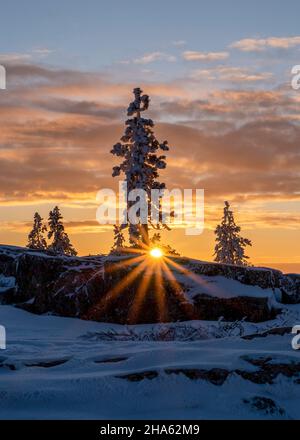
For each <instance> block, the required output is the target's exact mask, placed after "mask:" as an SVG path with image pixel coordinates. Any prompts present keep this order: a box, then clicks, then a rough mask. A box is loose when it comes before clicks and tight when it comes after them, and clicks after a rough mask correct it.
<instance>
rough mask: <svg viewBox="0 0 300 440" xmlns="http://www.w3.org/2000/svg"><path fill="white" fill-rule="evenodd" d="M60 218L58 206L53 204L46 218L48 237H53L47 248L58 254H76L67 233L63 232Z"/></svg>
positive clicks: (61, 218)
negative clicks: (53, 206)
mask: <svg viewBox="0 0 300 440" xmlns="http://www.w3.org/2000/svg"><path fill="white" fill-rule="evenodd" d="M62 220H63V217H62V215H61V213H60V210H59V208H58V206H55V208H54V209H53V211H50V213H49V219H48V224H49V232H48V238H49V239H51V238H52V239H53V240H52V243H51V245H50V246H49V248H48V249H49V250H51V251H52V252H54V253H55V254H59V255H72V256H74V255H77V252H76V250H75V249H74V248H73V246H72V244H71V242H70V239H69V237H68V234H67V233H66V232H65V228H64V225H63V222H62Z"/></svg>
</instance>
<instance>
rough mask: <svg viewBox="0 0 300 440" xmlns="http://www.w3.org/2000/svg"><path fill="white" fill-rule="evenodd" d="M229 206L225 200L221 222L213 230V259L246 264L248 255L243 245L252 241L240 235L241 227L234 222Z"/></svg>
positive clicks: (248, 244)
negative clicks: (214, 242) (214, 235)
mask: <svg viewBox="0 0 300 440" xmlns="http://www.w3.org/2000/svg"><path fill="white" fill-rule="evenodd" d="M229 208H230V205H229V203H228V202H225V207H224V215H223V218H222V222H221V224H220V225H218V226H217V228H216V230H215V234H216V246H215V253H214V255H215V261H217V262H218V263H226V264H236V265H239V266H247V265H248V261H247V260H248V258H249V257H247V256H246V255H245V247H246V246H252V243H251V241H250V240H248V238H243V237H241V236H240V231H241V228H240V227H239V226H237V225H236V224H235V221H234V216H233V211H231V210H230V209H229Z"/></svg>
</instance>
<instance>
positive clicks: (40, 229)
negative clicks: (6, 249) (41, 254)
mask: <svg viewBox="0 0 300 440" xmlns="http://www.w3.org/2000/svg"><path fill="white" fill-rule="evenodd" d="M46 231H47V227H46V226H45V225H44V224H43V219H42V217H41V216H40V214H39V213H38V212H36V213H35V214H34V217H33V227H32V230H31V232H30V233H29V235H28V243H27V247H28V248H29V249H39V250H45V249H47V242H46V239H45V237H44V232H46Z"/></svg>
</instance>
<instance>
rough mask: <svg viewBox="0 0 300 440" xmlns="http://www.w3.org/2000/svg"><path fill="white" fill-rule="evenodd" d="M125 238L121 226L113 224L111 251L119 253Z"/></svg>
mask: <svg viewBox="0 0 300 440" xmlns="http://www.w3.org/2000/svg"><path fill="white" fill-rule="evenodd" d="M124 244H125V238H124V235H123V232H122V227H121V226H118V225H114V244H113V247H112V249H111V252H112V253H119V252H121V251H122V249H123V248H124Z"/></svg>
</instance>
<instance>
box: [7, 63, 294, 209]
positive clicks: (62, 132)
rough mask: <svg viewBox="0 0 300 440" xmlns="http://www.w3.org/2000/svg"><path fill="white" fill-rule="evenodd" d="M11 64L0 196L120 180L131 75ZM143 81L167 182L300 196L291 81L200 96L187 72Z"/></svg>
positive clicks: (88, 189)
mask: <svg viewBox="0 0 300 440" xmlns="http://www.w3.org/2000/svg"><path fill="white" fill-rule="evenodd" d="M222 69H223V70H222ZM217 71H218V72H219V74H221V75H227V76H228V77H230V76H232V75H240V74H241V73H242V74H246V73H247V74H248V72H246V73H245V71H244V70H238V68H233V67H224V66H219V67H218V68H217ZM9 72H10V75H9V76H10V87H9V89H8V90H7V91H6V92H5V94H3V97H1V98H2V99H1V101H0V117H1V132H0V200H1V203H2V204H11V203H29V202H31V203H32V202H33V201H34V202H40V201H45V200H51V201H55V202H57V203H58V202H59V201H60V200H61V201H63V202H64V203H66V202H68V203H75V202H76V203H77V202H78V203H82V202H83V201H86V200H95V195H96V193H97V191H98V190H99V189H100V188H103V187H113V188H116V187H117V181H116V179H112V177H111V168H112V166H113V165H115V164H116V163H117V159H115V158H113V157H112V156H111V155H110V153H109V151H110V150H111V147H112V145H113V144H114V143H116V142H118V140H119V139H120V137H121V136H122V134H123V130H124V121H125V119H126V108H127V105H128V102H129V101H130V100H131V99H132V92H131V90H132V88H133V86H134V84H125V83H113V82H111V81H109V80H108V78H107V77H106V76H105V75H102V74H92V73H91V74H90V73H89V72H77V71H72V70H63V69H62V70H59V69H51V68H47V67H41V66H37V65H28V64H26V65H12V66H9ZM212 74H215V73H214V72H213V69H212ZM241 84H242V81H241ZM141 87H142V88H143V90H144V91H145V92H146V93H149V94H150V97H151V106H150V112H149V115H150V117H151V116H152V117H153V119H154V120H155V122H156V126H155V133H156V135H157V137H158V139H159V140H164V139H168V140H169V143H170V146H171V149H170V152H169V153H168V167H167V169H166V170H164V171H163V172H162V179H163V180H164V181H165V182H166V183H167V184H168V186H169V187H170V188H172V187H180V188H194V187H203V188H204V189H205V191H206V193H207V200H208V202H209V203H210V202H211V203H215V201H216V200H222V199H223V198H224V197H228V198H230V199H235V200H242V201H245V200H249V201H251V203H253V201H255V200H266V199H272V198H275V199H276V198H277V199H293V198H295V199H299V197H300V194H299V192H298V193H297V189H298V182H299V175H298V173H299V171H298V170H299V167H300V154H299V146H298V142H299V138H300V128H299V123H298V122H296V118H297V117H299V102H298V101H297V100H296V98H293V97H291V96H289V95H288V94H287V92H286V91H285V89H280V90H279V89H278V90H259V89H254V90H244V89H243V88H237V89H226V88H220V89H217V88H214V89H212V90H210V91H209V92H207V93H206V95H205V96H202V97H200V94H199V97H195V96H194V95H195V90H197V88H195V83H194V82H193V80H191V79H185V81H184V82H181V83H180V82H177V83H175V82H173V83H148V84H146V83H144V84H141ZM191 90H192V91H193V93H190V92H189V91H191ZM151 113H152V114H151ZM294 119H295V122H294V123H293V120H294Z"/></svg>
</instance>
